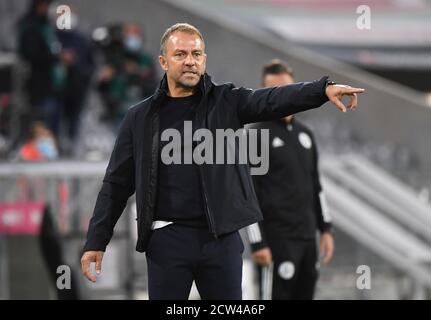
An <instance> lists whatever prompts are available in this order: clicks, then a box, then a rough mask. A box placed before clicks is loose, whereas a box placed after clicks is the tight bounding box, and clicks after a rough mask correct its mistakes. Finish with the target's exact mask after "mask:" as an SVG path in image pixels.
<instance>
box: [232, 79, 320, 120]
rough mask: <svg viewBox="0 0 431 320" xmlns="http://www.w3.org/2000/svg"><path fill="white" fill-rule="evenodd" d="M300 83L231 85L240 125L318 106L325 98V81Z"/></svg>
mask: <svg viewBox="0 0 431 320" xmlns="http://www.w3.org/2000/svg"><path fill="white" fill-rule="evenodd" d="M327 79H328V77H326V76H325V77H322V78H321V79H320V80H315V81H313V82H300V83H294V84H290V85H286V86H280V87H271V88H262V89H257V90H252V89H246V88H234V89H233V93H234V95H235V97H236V99H237V100H236V102H237V112H238V117H239V119H240V121H241V123H242V124H246V123H252V122H262V121H268V120H275V119H280V118H282V117H285V116H288V115H291V114H294V113H298V112H301V111H305V110H309V109H313V108H317V107H320V106H321V105H322V104H324V103H325V102H327V101H328V98H327V96H326V94H325V88H326V80H327Z"/></svg>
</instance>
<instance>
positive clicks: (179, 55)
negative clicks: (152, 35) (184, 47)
mask: <svg viewBox="0 0 431 320" xmlns="http://www.w3.org/2000/svg"><path fill="white" fill-rule="evenodd" d="M175 56H176V57H182V56H184V53H182V52H178V53H177V54H175Z"/></svg>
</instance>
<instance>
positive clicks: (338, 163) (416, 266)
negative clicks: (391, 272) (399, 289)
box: [321, 154, 431, 297]
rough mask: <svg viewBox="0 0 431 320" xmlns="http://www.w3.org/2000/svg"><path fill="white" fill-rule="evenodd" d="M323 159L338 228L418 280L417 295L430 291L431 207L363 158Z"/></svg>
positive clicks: (323, 167)
mask: <svg viewBox="0 0 431 320" xmlns="http://www.w3.org/2000/svg"><path fill="white" fill-rule="evenodd" d="M322 160H323V161H322V162H321V169H322V173H323V177H322V184H323V186H324V189H325V192H326V194H327V197H328V205H329V206H330V209H331V213H332V215H333V218H334V224H335V225H336V226H337V227H339V228H340V229H342V230H343V231H345V232H346V233H347V234H349V235H350V236H352V237H353V238H354V239H356V240H357V241H358V242H359V243H361V244H362V245H364V246H366V247H368V248H369V249H370V250H371V251H373V252H374V253H376V254H377V255H379V256H381V257H382V258H384V259H385V260H387V261H388V262H390V263H391V264H392V265H393V266H394V267H395V268H397V269H398V270H400V271H402V272H403V273H405V274H406V275H407V276H408V277H409V278H411V279H413V281H414V283H416V284H417V285H418V286H417V290H424V289H425V288H428V289H429V288H431V267H430V262H431V246H430V244H431V206H430V205H429V204H426V203H423V202H421V201H420V200H419V197H418V196H417V195H416V194H415V192H414V191H413V190H412V189H411V188H409V187H408V186H406V185H404V184H403V183H402V182H400V181H398V180H397V179H396V178H394V177H393V176H391V175H390V174H388V173H386V172H384V171H383V170H382V169H380V168H378V167H377V166H376V165H374V164H372V163H371V162H370V161H368V160H367V159H365V158H363V157H362V156H360V155H354V154H351V155H348V156H343V157H337V158H334V157H329V158H324V159H322ZM417 296H421V297H423V295H421V294H417Z"/></svg>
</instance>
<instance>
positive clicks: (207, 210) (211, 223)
mask: <svg viewBox="0 0 431 320" xmlns="http://www.w3.org/2000/svg"><path fill="white" fill-rule="evenodd" d="M205 101H206V95H205V93H204V96H203V97H202V101H201V103H200V104H199V105H198V107H197V109H196V116H195V119H196V120H197V121H198V123H201V117H200V115H201V114H202V112H201V109H202V108H203V106H204V103H205ZM198 169H199V176H200V179H201V185H202V191H203V192H202V193H203V196H204V201H205V214H206V216H207V220H208V224H209V227H210V231H211V233H212V234H213V236H214V238H216V239H217V238H218V236H217V232H216V230H215V223H214V220H213V217H212V214H211V210H210V207H209V205H208V196H207V192H206V188H205V180H204V174H203V170H202V167H201V166H200V165H199V166H198Z"/></svg>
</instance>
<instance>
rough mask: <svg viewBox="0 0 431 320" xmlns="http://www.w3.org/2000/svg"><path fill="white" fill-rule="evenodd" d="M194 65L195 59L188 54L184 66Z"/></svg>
mask: <svg viewBox="0 0 431 320" xmlns="http://www.w3.org/2000/svg"><path fill="white" fill-rule="evenodd" d="M195 63H196V61H195V59H194V58H193V55H191V54H188V55H187V57H186V60H185V64H186V65H187V66H193V65H194V64H195Z"/></svg>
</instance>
